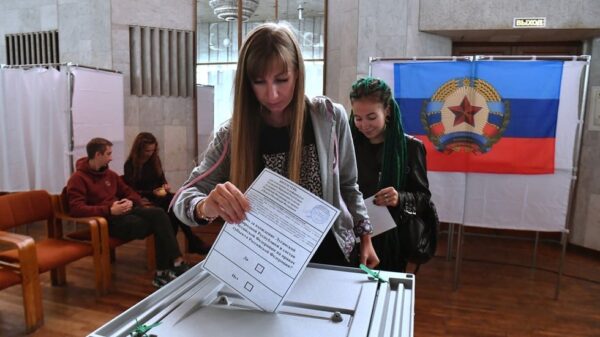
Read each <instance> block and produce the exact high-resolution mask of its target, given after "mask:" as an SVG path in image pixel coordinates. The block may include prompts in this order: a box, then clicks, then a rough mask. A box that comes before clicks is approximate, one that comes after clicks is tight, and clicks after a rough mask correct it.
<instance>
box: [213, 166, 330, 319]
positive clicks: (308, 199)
mask: <svg viewBox="0 0 600 337" xmlns="http://www.w3.org/2000/svg"><path fill="white" fill-rule="evenodd" d="M245 195H246V197H247V198H248V200H249V201H250V208H251V209H250V211H249V212H247V213H246V220H244V221H243V222H242V223H240V224H229V223H225V225H224V226H223V229H222V230H221V232H220V233H219V236H218V237H217V239H216V241H215V243H214V245H213V247H212V249H211V250H210V252H209V253H208V255H207V257H206V260H205V261H204V269H205V270H207V271H208V272H209V273H210V274H212V275H213V276H215V277H216V278H218V279H220V280H221V281H222V282H224V283H226V284H227V285H228V286H229V287H231V288H233V289H234V290H235V291H237V292H238V293H239V294H240V295H241V296H243V297H244V298H246V299H247V300H249V301H250V302H252V303H254V304H255V305H256V306H257V307H258V308H260V309H262V310H264V311H269V312H275V311H277V309H278V308H279V307H280V306H281V305H282V304H283V301H284V300H285V297H286V296H287V295H288V294H289V292H290V290H291V289H292V287H293V286H294V284H295V283H296V281H297V280H298V278H299V277H300V276H301V275H302V272H303V271H304V269H305V268H306V265H307V264H308V262H309V261H310V258H311V257H312V256H313V254H314V252H315V251H316V249H317V248H318V247H319V245H320V243H321V241H323V238H325V235H326V234H327V231H329V229H330V228H331V225H333V222H334V221H335V219H336V218H337V217H338V215H339V213H340V211H339V210H338V209H336V208H335V207H333V206H331V205H330V204H328V203H327V202H325V201H323V200H322V199H321V198H319V197H317V196H316V195H314V194H312V193H310V192H309V191H307V190H306V189H304V188H303V187H301V186H299V185H297V184H295V183H294V182H292V181H290V180H289V179H287V178H285V177H283V176H281V175H278V174H277V173H275V172H273V171H271V170H269V169H264V170H263V171H262V172H261V173H260V175H259V176H258V178H256V180H255V181H254V182H253V183H252V185H251V186H250V187H249V188H248V190H247V191H246V193H245Z"/></svg>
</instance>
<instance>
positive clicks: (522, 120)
mask: <svg viewBox="0 0 600 337" xmlns="http://www.w3.org/2000/svg"><path fill="white" fill-rule="evenodd" d="M586 64H587V63H586V62H585V61H575V60H574V61H540V60H519V61H517V60H511V61H500V60H496V61H474V62H470V61H454V62H453V61H412V60H411V61H395V60H380V61H375V62H373V63H372V64H371V73H372V76H374V77H379V78H382V79H383V80H385V81H386V82H387V83H388V84H389V85H390V86H391V87H392V88H394V97H395V98H396V99H397V101H398V102H399V105H400V110H401V114H402V120H403V123H404V130H405V132H406V133H408V134H411V135H414V136H416V137H418V138H420V139H421V140H422V141H423V142H424V144H425V146H426V148H427V169H428V177H429V183H430V189H431V192H432V198H433V200H434V202H435V204H436V207H437V209H438V214H439V216H440V219H441V220H442V221H445V222H452V223H460V224H463V225H467V226H476V227H491V228H502V229H526V230H536V231H563V230H564V229H565V225H566V214H567V209H568V204H569V193H570V186H571V180H572V177H573V165H574V163H573V158H574V149H575V141H576V139H577V127H578V124H579V109H580V96H581V92H580V90H581V87H582V82H583V76H582V74H583V69H584V67H585V65H586Z"/></svg>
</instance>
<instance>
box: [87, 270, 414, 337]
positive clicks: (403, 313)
mask: <svg viewBox="0 0 600 337" xmlns="http://www.w3.org/2000/svg"><path fill="white" fill-rule="evenodd" d="M380 276H382V277H384V278H387V279H388V282H385V283H384V282H381V281H378V280H376V279H373V278H372V277H370V276H369V275H367V274H366V273H365V272H363V271H362V270H360V269H355V268H343V267H334V266H326V265H319V264H309V265H308V267H307V268H306V270H305V271H304V273H303V274H302V276H301V277H300V279H299V280H298V282H297V283H296V285H295V286H294V288H293V289H292V291H291V292H290V293H289V295H288V297H287V298H286V300H285V302H284V304H283V305H282V306H281V307H280V309H279V311H278V312H277V313H267V312H263V311H260V310H257V309H256V308H255V307H254V306H253V305H252V303H250V302H248V301H246V300H244V298H242V297H241V296H239V295H238V294H237V293H236V292H234V291H233V290H231V289H230V288H228V287H227V286H226V285H224V284H223V283H221V282H220V281H219V280H217V279H215V278H214V277H212V276H211V275H210V274H208V273H207V272H206V271H204V270H203V269H202V265H201V264H198V265H196V266H194V267H193V268H192V269H190V270H189V271H188V272H186V273H185V274H183V275H182V276H180V277H179V278H177V279H175V280H174V281H172V282H171V283H169V284H167V285H166V286H164V287H163V288H161V289H159V290H157V291H156V292H154V293H153V294H151V295H150V296H148V297H147V298H145V299H144V300H142V301H141V302H139V303H138V304H136V305H134V306H133V307H131V308H129V309H128V310H127V311H125V312H124V313H122V314H120V315H119V316H117V317H115V318H114V319H113V320H111V321H110V322H108V323H106V324H105V325H104V326H102V327H100V328H99V329H97V330H96V331H94V332H93V333H91V334H90V335H89V336H92V337H108V336H112V337H117V336H142V333H137V334H136V333H134V334H133V335H132V334H131V333H132V331H134V330H135V329H136V328H138V332H139V331H142V332H143V331H144V329H145V328H147V327H150V326H153V325H154V324H156V323H158V322H160V324H158V325H156V326H154V327H152V328H151V329H150V330H149V331H147V332H143V333H145V334H146V336H148V337H152V336H156V337H166V336H177V337H199V336H211V337H213V336H215V337H216V336H219V337H242V336H253V337H254V336H261V337H270V336H273V337H275V336H277V337H280V336H285V337H300V336H302V337H310V336H327V337H341V336H352V337H365V336H372V337H375V336H395V337H399V336H402V337H409V336H413V316H414V299H415V293H414V290H415V277H414V275H412V274H403V273H392V272H385V271H382V272H381V273H380Z"/></svg>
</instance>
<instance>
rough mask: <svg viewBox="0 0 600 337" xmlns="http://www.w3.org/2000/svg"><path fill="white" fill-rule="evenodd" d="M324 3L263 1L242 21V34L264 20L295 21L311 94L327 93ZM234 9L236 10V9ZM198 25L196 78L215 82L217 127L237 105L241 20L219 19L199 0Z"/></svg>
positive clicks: (228, 116)
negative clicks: (324, 80)
mask: <svg viewBox="0 0 600 337" xmlns="http://www.w3.org/2000/svg"><path fill="white" fill-rule="evenodd" d="M211 2H212V1H211ZM221 2H223V3H225V2H228V3H230V6H231V3H233V4H235V5H236V8H237V2H236V1H221ZM244 2H245V1H244ZM250 2H252V1H250ZM324 7H325V0H323V1H310V2H308V1H279V0H270V1H260V2H259V4H258V6H257V8H256V10H255V11H254V12H253V14H252V15H251V16H250V17H249V19H248V20H247V21H245V22H243V23H242V36H245V35H246V34H247V33H248V32H249V31H251V30H252V29H253V28H254V27H256V26H257V25H259V24H261V23H263V22H268V21H278V20H279V21H286V22H288V23H290V24H291V26H292V27H293V28H294V29H295V31H296V34H297V36H296V37H297V38H298V42H299V43H300V47H301V49H302V56H303V57H304V64H305V70H306V79H305V81H306V82H305V83H306V85H305V90H306V95H307V96H309V97H312V96H318V95H323V78H324V76H325V75H324V64H325V59H324V55H325V43H324V40H325V15H324ZM275 8H277V9H278V10H277V14H278V15H275V10H274V9H275ZM234 13H236V11H233V12H232V14H234ZM229 18H230V19H231V17H229ZM197 28H198V29H197V32H198V40H197V63H196V81H197V83H198V84H204V85H212V86H214V90H215V98H214V109H215V111H214V125H213V128H217V127H218V126H219V125H221V124H222V123H223V122H225V121H226V120H227V119H229V118H230V117H231V112H232V109H233V93H234V91H233V90H234V89H233V84H234V79H235V70H236V67H237V57H238V35H237V21H236V20H235V19H234V20H231V21H227V20H223V19H219V18H218V17H217V16H216V15H215V14H214V9H213V8H211V7H210V6H209V2H208V1H198V27H197Z"/></svg>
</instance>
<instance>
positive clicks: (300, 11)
mask: <svg viewBox="0 0 600 337" xmlns="http://www.w3.org/2000/svg"><path fill="white" fill-rule="evenodd" d="M303 12H304V7H303V6H302V2H300V3H298V20H300V21H302V20H304V16H303Z"/></svg>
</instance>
